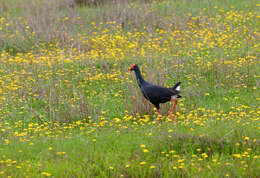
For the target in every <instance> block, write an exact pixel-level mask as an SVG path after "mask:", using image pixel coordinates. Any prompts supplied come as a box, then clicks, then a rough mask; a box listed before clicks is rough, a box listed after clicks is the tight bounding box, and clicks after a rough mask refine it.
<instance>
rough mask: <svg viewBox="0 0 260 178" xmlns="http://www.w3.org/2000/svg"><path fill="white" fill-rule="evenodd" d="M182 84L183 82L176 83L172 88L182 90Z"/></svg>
mask: <svg viewBox="0 0 260 178" xmlns="http://www.w3.org/2000/svg"><path fill="white" fill-rule="evenodd" d="M180 84H181V82H178V83H176V84H175V85H174V86H173V87H172V89H173V90H177V91H180V90H181V87H180Z"/></svg>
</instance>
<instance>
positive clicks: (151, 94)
mask: <svg viewBox="0 0 260 178" xmlns="http://www.w3.org/2000/svg"><path fill="white" fill-rule="evenodd" d="M130 71H135V75H136V80H137V84H138V86H139V87H140V89H141V91H142V93H143V95H144V97H145V98H146V99H147V100H149V101H150V102H151V103H152V104H153V105H154V106H155V107H156V108H157V110H158V113H159V114H161V111H160V103H166V102H168V101H174V104H173V106H172V109H171V111H170V113H172V112H173V110H174V108H175V106H176V104H177V98H181V95H180V84H181V82H178V83H176V84H175V85H174V86H173V87H172V88H165V87H161V86H157V85H154V84H151V83H148V82H146V81H145V80H144V79H143V77H142V75H141V72H140V70H139V67H138V65H137V64H133V65H132V66H131V67H130Z"/></svg>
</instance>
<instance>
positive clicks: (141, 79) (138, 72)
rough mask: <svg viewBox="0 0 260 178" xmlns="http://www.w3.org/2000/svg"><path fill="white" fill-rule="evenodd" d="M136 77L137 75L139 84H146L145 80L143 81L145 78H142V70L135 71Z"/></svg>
mask: <svg viewBox="0 0 260 178" xmlns="http://www.w3.org/2000/svg"><path fill="white" fill-rule="evenodd" d="M135 75H136V80H137V82H138V83H140V84H141V83H143V82H144V79H143V77H142V75H141V72H140V70H136V71H135Z"/></svg>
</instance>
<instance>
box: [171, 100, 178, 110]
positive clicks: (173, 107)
mask: <svg viewBox="0 0 260 178" xmlns="http://www.w3.org/2000/svg"><path fill="white" fill-rule="evenodd" d="M171 101H174V104H173V106H172V109H171V113H172V112H173V110H174V109H175V106H176V104H177V100H176V99H171Z"/></svg>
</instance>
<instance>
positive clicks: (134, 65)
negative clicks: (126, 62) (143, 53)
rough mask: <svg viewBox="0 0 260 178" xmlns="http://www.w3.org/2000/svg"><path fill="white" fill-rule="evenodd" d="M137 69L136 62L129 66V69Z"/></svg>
mask: <svg viewBox="0 0 260 178" xmlns="http://www.w3.org/2000/svg"><path fill="white" fill-rule="evenodd" d="M137 69H138V66H137V64H133V65H132V66H131V67H130V71H133V70H137Z"/></svg>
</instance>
